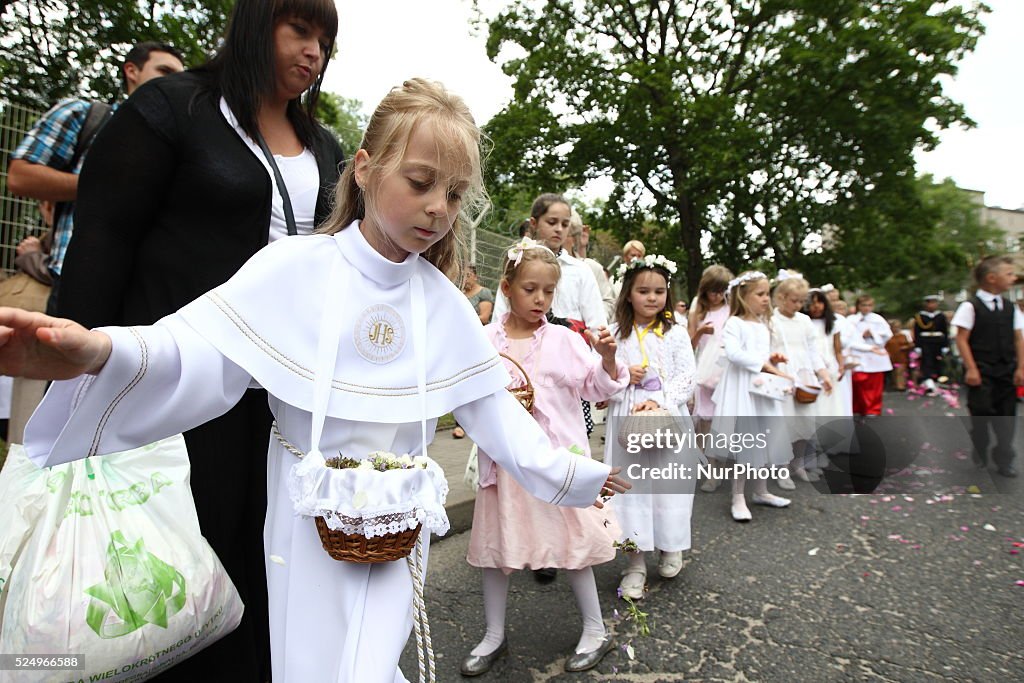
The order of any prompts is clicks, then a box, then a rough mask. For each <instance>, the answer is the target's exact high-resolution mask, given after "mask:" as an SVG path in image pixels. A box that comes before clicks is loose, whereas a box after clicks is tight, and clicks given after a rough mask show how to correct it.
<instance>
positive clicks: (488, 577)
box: [470, 567, 605, 657]
mask: <svg viewBox="0 0 1024 683" xmlns="http://www.w3.org/2000/svg"><path fill="white" fill-rule="evenodd" d="M482 571H483V586H484V619H485V620H486V621H487V632H486V633H485V634H484V639H483V640H481V641H480V643H479V644H478V645H477V646H476V647H475V648H473V651H472V652H471V653H470V654H472V655H476V656H478V657H482V656H484V655H489V654H491V653H492V652H494V651H495V650H497V649H498V646H499V645H501V643H502V641H503V640H505V608H506V606H507V605H508V580H509V577H508V575H507V574H505V572H503V571H502V570H500V569H484V570H482ZM562 571H563V572H564V573H565V575H566V577H567V578H568V580H569V585H570V586H572V591H573V593H574V594H575V595H576V605H577V606H578V607H579V609H580V614H581V615H582V616H583V634H582V635H581V636H580V641H579V643H577V645H576V652H592V651H593V650H596V649H597V648H598V647H600V645H601V643H602V642H603V641H604V637H605V630H604V620H603V619H602V618H601V603H600V601H599V600H598V597H597V582H596V581H595V580H594V570H593V569H592V568H590V567H586V568H584V569H564V570H562Z"/></svg>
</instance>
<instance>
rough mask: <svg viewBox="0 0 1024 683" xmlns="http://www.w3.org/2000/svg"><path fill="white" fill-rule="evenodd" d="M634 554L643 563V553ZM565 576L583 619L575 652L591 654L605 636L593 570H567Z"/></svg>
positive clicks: (599, 645) (588, 568)
mask: <svg viewBox="0 0 1024 683" xmlns="http://www.w3.org/2000/svg"><path fill="white" fill-rule="evenodd" d="M636 554H637V555H640V557H641V561H643V553H636ZM565 574H566V576H567V577H568V579H569V585H570V586H572V592H573V593H574V594H575V595H576V604H577V605H578V606H579V608H580V615H581V616H582V617H583V634H582V635H581V636H580V642H579V643H577V645H576V652H577V653H580V652H593V651H594V650H596V649H597V648H599V647H601V643H603V642H604V636H605V630H604V619H602V618H601V602H600V600H598V597H597V582H596V581H594V570H593V569H592V568H590V567H587V568H585V569H569V570H566V572H565Z"/></svg>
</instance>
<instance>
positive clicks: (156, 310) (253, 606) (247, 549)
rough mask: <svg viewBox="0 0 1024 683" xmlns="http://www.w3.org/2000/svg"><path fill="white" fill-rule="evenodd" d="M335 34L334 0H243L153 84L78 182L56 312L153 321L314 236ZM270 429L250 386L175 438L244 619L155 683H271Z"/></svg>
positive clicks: (101, 140) (117, 119)
mask: <svg viewBox="0 0 1024 683" xmlns="http://www.w3.org/2000/svg"><path fill="white" fill-rule="evenodd" d="M337 28H338V17H337V12H336V9H335V6H334V2H333V0H238V2H237V3H236V5H235V8H234V11H233V13H232V17H231V21H230V23H229V26H228V29H227V33H226V35H225V39H224V43H223V46H222V48H221V50H220V52H219V53H218V54H217V56H216V57H214V58H213V59H212V60H211V61H210V62H209V63H207V64H206V65H204V66H202V67H200V68H198V69H195V70H192V71H189V72H186V73H183V74H177V75H174V76H173V77H165V78H162V79H155V80H154V81H153V82H152V87H149V86H148V85H147V86H146V87H141V88H139V89H138V90H137V91H136V92H135V93H134V94H133V95H132V97H131V98H129V99H128V101H127V102H125V103H124V104H123V105H122V106H121V107H120V108H119V109H118V111H117V112H116V114H115V115H114V117H113V118H112V119H111V120H110V122H109V123H108V124H107V125H106V126H105V127H104V128H103V130H102V131H101V132H100V134H99V135H98V136H97V138H96V140H95V142H94V143H93V146H92V148H91V150H90V152H89V156H88V158H87V160H86V163H85V165H84V168H83V169H82V174H81V176H80V181H79V190H78V200H77V202H76V213H75V231H74V234H73V236H72V240H71V243H70V246H69V248H68V253H67V257H66V260H65V263H64V268H63V272H62V279H61V296H60V299H59V306H60V308H59V315H60V316H62V317H67V318H71V319H73V320H76V321H77V322H79V323H81V324H83V325H85V326H86V327H98V326H102V325H147V324H151V323H153V322H155V321H156V320H158V319H160V318H162V317H163V316H165V315H167V314H169V313H172V312H174V311H176V310H177V309H178V308H180V307H182V306H184V305H185V304H187V303H188V302H190V301H191V300H193V299H195V298H196V297H198V296H200V295H202V294H203V293H205V292H207V291H208V290H210V289H212V288H214V287H216V286H217V285H219V284H221V283H223V282H224V281H226V280H227V279H228V278H229V277H230V276H231V275H233V274H234V273H235V271H236V270H237V269H238V268H239V267H240V266H241V265H242V264H243V263H245V262H246V261H247V260H248V259H249V257H250V256H252V255H253V254H254V253H255V252H256V251H258V250H259V249H261V248H262V247H264V246H266V245H267V243H268V241H271V240H272V239H274V238H275V237H276V236H279V235H280V236H283V235H285V234H294V233H295V232H297V233H299V234H302V233H308V232H310V231H311V230H312V229H313V228H314V227H315V226H316V225H318V224H319V223H320V222H321V221H323V220H324V219H325V218H326V217H327V215H328V213H329V212H330V208H331V207H330V201H331V197H332V196H333V188H334V185H335V183H336V182H337V179H338V175H339V172H340V171H339V169H340V167H341V166H342V164H343V163H344V157H343V154H342V150H341V148H340V147H339V145H338V143H337V142H336V141H335V139H334V138H333V136H332V135H331V134H330V133H328V132H327V131H326V130H325V129H324V128H323V127H322V126H320V125H318V124H317V123H316V121H315V120H314V117H313V111H314V108H315V106H316V100H317V96H318V94H319V90H320V84H321V83H322V82H323V75H324V70H325V68H326V66H327V62H328V60H329V58H330V55H331V52H332V50H333V48H334V39H335V36H336V34H337ZM303 96H304V97H303ZM261 143H262V147H263V148H264V149H261ZM265 150H267V151H269V153H270V154H271V155H272V156H271V157H269V158H273V159H274V160H275V163H271V162H270V161H269V158H268V156H267V153H266V151H265ZM275 165H276V166H279V167H280V171H278V173H280V176H281V177H282V179H283V185H284V186H285V187H286V188H287V189H288V192H287V197H283V196H282V195H284V194H285V193H281V192H280V191H279V190H278V185H279V184H281V183H279V182H278V181H275V180H274V178H275V171H274V167H275ZM314 169H315V172H316V175H315V176H314ZM289 204H290V205H291V209H292V211H291V213H292V214H293V215H294V219H293V220H289V219H288V217H287V214H288V213H289V212H288V211H287V210H286V207H287V206H288V205H289ZM289 224H291V225H293V226H294V228H292V227H290V225H289ZM299 267H301V264H299ZM280 286H281V287H288V286H289V285H288V283H287V282H281V283H280ZM295 296H296V297H304V296H317V293H316V292H295ZM270 422H271V415H270V410H269V408H268V405H267V397H266V393H265V392H264V391H262V390H250V391H249V392H248V394H247V396H246V397H245V398H244V399H243V400H242V401H241V402H240V403H239V404H238V405H237V406H235V408H233V409H232V410H231V411H230V412H228V413H227V414H225V415H224V416H222V417H220V418H218V419H216V420H214V421H212V422H209V423H207V424H205V425H203V426H202V427H199V428H198V429H195V430H192V431H190V432H187V433H186V434H185V441H186V443H187V445H188V450H189V457H190V460H191V464H192V477H191V484H192V492H193V496H194V498H195V502H196V511H197V513H198V516H199V524H200V527H201V529H202V532H203V535H204V536H205V537H206V539H207V540H208V541H209V542H210V545H211V546H212V547H213V549H214V550H215V551H216V552H217V555H218V556H219V557H220V559H221V561H222V562H223V564H224V567H225V568H226V569H227V571H228V574H229V575H230V576H231V579H232V581H233V582H234V584H235V586H236V587H237V588H238V591H239V594H240V595H241V597H242V600H243V602H244V603H245V615H244V617H243V619H242V623H241V625H240V626H239V627H238V629H237V630H236V631H234V632H233V633H232V634H230V635H228V636H226V637H225V638H224V639H222V640H221V641H219V642H217V643H215V644H213V645H211V646H210V647H208V648H207V649H206V650H203V651H201V652H200V653H198V654H197V655H195V656H194V657H192V658H191V659H188V660H185V661H184V662H183V663H182V664H180V665H177V666H175V667H174V668H172V669H170V670H169V671H168V672H167V673H165V674H163V675H162V676H161V677H160V680H190V681H199V680H225V681H226V680H230V681H254V682H258V683H264V682H265V681H268V680H270V639H269V629H268V620H267V586H266V568H265V557H264V552H263V521H264V516H265V513H266V503H267V500H266V491H267V485H266V453H267V440H268V438H269V432H270Z"/></svg>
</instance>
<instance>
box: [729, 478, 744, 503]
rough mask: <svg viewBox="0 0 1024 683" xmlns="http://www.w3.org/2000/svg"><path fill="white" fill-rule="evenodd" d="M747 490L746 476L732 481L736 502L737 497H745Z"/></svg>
mask: <svg viewBox="0 0 1024 683" xmlns="http://www.w3.org/2000/svg"><path fill="white" fill-rule="evenodd" d="M746 488H747V478H746V477H745V476H743V477H736V478H734V479H733V480H732V496H733V499H734V501H735V498H736V496H739V497H741V498H742V497H743V492H744V491H745V490H746Z"/></svg>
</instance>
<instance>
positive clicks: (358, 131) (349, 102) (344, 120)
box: [316, 90, 370, 157]
mask: <svg viewBox="0 0 1024 683" xmlns="http://www.w3.org/2000/svg"><path fill="white" fill-rule="evenodd" d="M362 109H363V103H362V102H361V101H359V100H358V99H356V98H353V97H342V96H341V95H338V94H336V93H333V92H327V91H326V90H321V91H320V98H319V99H318V100H317V107H316V118H317V120H318V121H320V123H322V124H323V125H325V126H327V127H328V128H330V129H331V131H332V132H333V133H334V135H335V136H336V137H337V138H338V142H340V143H341V148H342V150H344V152H345V154H346V155H348V156H350V157H351V156H352V155H353V154H355V153H356V150H358V149H359V144H360V143H361V142H362V141H363V131H365V130H366V124H367V123H369V120H370V119H369V117H368V116H367V115H366V114H364V113H363V111H362Z"/></svg>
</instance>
